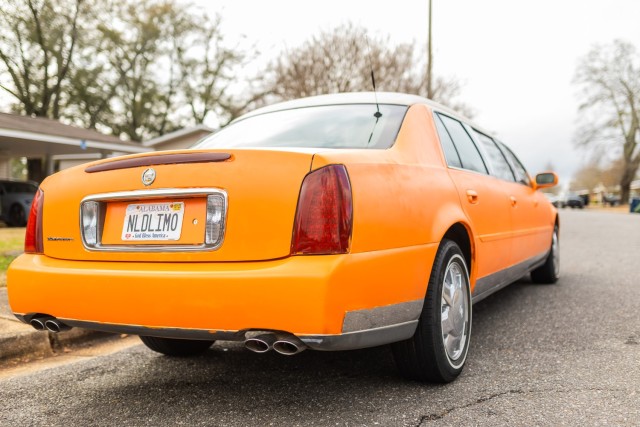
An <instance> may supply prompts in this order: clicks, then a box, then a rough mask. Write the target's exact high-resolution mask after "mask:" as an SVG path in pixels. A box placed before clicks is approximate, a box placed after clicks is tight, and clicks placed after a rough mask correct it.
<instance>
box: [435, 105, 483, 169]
mask: <svg viewBox="0 0 640 427" xmlns="http://www.w3.org/2000/svg"><path fill="white" fill-rule="evenodd" d="M437 115H438V116H439V117H440V119H442V123H443V124H444V127H445V128H446V130H447V132H448V133H449V136H450V137H451V140H452V141H453V144H454V146H455V148H456V151H457V153H458V155H459V156H460V161H461V162H462V167H463V168H464V169H469V170H472V171H476V172H480V173H484V174H489V171H488V170H487V167H486V166H485V164H484V160H482V156H481V155H480V152H479V151H478V147H476V144H475V143H474V142H473V139H471V137H470V136H469V134H468V133H467V131H466V130H465V128H464V126H462V123H460V122H459V121H458V120H455V119H452V118H451V117H448V116H445V115H443V114H437Z"/></svg>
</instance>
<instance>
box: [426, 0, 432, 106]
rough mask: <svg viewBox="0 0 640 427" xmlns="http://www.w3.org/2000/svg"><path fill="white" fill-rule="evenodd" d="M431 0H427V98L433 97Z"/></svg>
mask: <svg viewBox="0 0 640 427" xmlns="http://www.w3.org/2000/svg"><path fill="white" fill-rule="evenodd" d="M431 1H432V0H429V35H428V40H427V98H429V99H432V98H433V86H432V75H431V70H432V64H433V55H432V50H431Z"/></svg>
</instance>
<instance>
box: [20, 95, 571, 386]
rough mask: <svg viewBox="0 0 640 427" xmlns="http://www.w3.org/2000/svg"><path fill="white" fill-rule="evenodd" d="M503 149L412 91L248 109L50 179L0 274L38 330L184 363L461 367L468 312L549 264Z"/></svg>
mask: <svg viewBox="0 0 640 427" xmlns="http://www.w3.org/2000/svg"><path fill="white" fill-rule="evenodd" d="M556 183H557V176H556V175H555V174H554V173H551V172H547V173H541V174H539V175H537V176H536V177H535V179H532V178H531V177H530V176H529V174H528V173H527V171H526V170H525V168H524V167H523V166H522V163H521V162H520V161H519V160H518V159H517V157H516V156H515V155H514V154H513V152H512V151H511V150H510V149H509V148H507V146H505V145H504V144H503V143H502V142H500V141H498V140H497V139H496V138H494V137H492V136H491V135H490V134H489V133H488V132H486V131H484V130H482V129H481V128H480V127H478V126H476V125H475V124H473V123H472V122H470V121H469V120H466V119H465V118H463V117H460V116H459V115H458V114H456V113H454V112H453V111H451V110H449V109H447V108H445V107H443V106H441V105H438V104H436V103H434V102H432V101H430V100H427V99H425V98H421V97H417V96H412V95H405V94H396V93H378V94H374V93H349V94H337V95H326V96H318V97H312V98H306V99H300V100H295V101H291V102H284V103H280V104H276V105H272V106H269V107H265V108H262V109H258V110H256V111H254V112H252V113H249V114H246V115H244V116H242V117H240V118H238V119H237V120H235V121H234V122H232V123H231V124H230V125H229V126H227V127H225V128H224V129H222V130H221V131H219V132H217V133H215V134H213V135H212V136H209V137H207V138H205V139H204V140H202V141H200V142H199V143H197V144H196V145H195V146H194V147H192V148H191V149H189V150H181V151H166V152H156V153H145V154H140V155H132V156H125V157H118V158H110V159H104V160H99V161H96V162H93V163H88V164H85V165H81V166H77V167H74V168H72V169H68V170H65V171H62V172H59V173H56V174H54V175H52V176H50V177H48V178H47V179H46V180H45V181H44V182H43V183H42V184H41V186H40V188H39V190H38V192H37V195H36V197H35V199H34V202H33V204H32V208H31V212H30V214H29V219H28V226H27V233H26V242H25V253H24V254H23V255H21V256H19V257H18V258H17V259H16V260H14V262H13V263H12V264H11V266H10V267H9V270H8V273H7V282H8V293H9V302H10V305H11V308H12V310H13V312H14V313H15V315H16V316H17V317H18V318H19V319H20V320H22V321H24V322H26V323H30V324H31V325H32V326H34V327H35V328H36V329H40V330H49V331H53V332H58V331H63V330H66V329H69V328H71V327H81V328H87V329H94V330H100V331H109V332H119V333H127V334H135V335H139V336H140V338H141V339H142V342H143V343H144V344H145V345H146V346H147V347H149V348H150V349H152V350H155V351H157V352H160V353H163V354H166V355H171V356H188V355H192V354H197V353H200V352H203V351H206V350H207V349H208V348H209V347H210V346H211V344H212V343H213V342H214V341H242V342H244V345H245V346H246V348H247V349H249V350H252V351H255V352H266V351H270V350H273V351H276V352H278V353H281V354H287V355H291V354H295V353H298V352H300V351H302V350H305V349H313V350H348V349H359V348H365V347H372V346H379V345H386V344H391V345H392V348H393V354H394V357H395V360H396V362H397V365H398V370H399V372H400V373H401V374H402V375H404V376H406V377H408V378H412V379H417V380H425V381H436V382H447V381H452V380H453V379H455V378H456V377H457V376H458V375H459V374H460V372H461V371H462V369H463V366H464V363H465V360H466V357H467V350H468V348H469V342H470V338H471V317H472V316H471V311H472V304H473V303H475V302H477V301H480V300H481V299H483V298H485V297H486V296H487V295H489V294H491V293H493V292H495V291H497V290H499V289H501V288H503V287H504V286H506V285H508V284H509V283H512V282H514V281H516V280H517V279H519V278H521V277H522V276H524V275H526V274H529V273H530V274H531V277H532V279H533V281H535V282H539V283H553V282H555V281H556V280H557V279H558V275H559V249H558V248H559V240H558V231H559V222H558V215H557V211H556V209H555V208H554V207H553V206H552V205H551V204H550V203H549V201H548V200H547V198H546V197H545V196H544V195H543V194H542V193H540V192H539V191H538V189H540V188H543V187H549V186H552V185H555V184H556Z"/></svg>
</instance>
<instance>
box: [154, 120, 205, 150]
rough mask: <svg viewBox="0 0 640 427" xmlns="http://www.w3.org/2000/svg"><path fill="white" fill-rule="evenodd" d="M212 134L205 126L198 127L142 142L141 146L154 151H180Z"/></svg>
mask: <svg viewBox="0 0 640 427" xmlns="http://www.w3.org/2000/svg"><path fill="white" fill-rule="evenodd" d="M213 132H214V130H213V129H211V128H209V127H207V126H205V125H198V126H193V127H189V128H184V129H180V130H177V131H175V132H171V133H167V134H165V135H162V136H159V137H157V138H154V139H150V140H148V141H145V142H143V143H142V145H143V146H144V147H149V148H151V149H153V150H156V151H161V150H181V149H184V148H189V147H191V146H192V145H193V144H195V143H196V142H198V141H200V140H201V139H202V138H204V137H206V136H209V135H211V134H212V133H213Z"/></svg>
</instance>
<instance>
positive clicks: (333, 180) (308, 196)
mask: <svg viewBox="0 0 640 427" xmlns="http://www.w3.org/2000/svg"><path fill="white" fill-rule="evenodd" d="M352 217H353V207H352V203H351V184H350V183H349V176H348V174H347V169H346V168H345V167H344V166H343V165H330V166H325V167H323V168H321V169H318V170H316V171H314V172H312V173H310V174H309V175H307V176H306V177H305V179H304V181H303V182H302V188H301V189H300V198H299V199H298V211H297V213H296V222H295V224H294V226H293V239H292V242H291V253H292V254H315V255H318V254H344V253H347V252H349V240H350V238H351V224H352Z"/></svg>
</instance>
